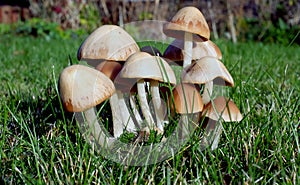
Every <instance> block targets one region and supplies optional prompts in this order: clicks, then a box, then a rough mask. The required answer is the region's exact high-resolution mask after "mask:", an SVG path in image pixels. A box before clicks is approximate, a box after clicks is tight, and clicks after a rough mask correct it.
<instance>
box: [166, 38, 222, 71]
mask: <svg viewBox="0 0 300 185" xmlns="http://www.w3.org/2000/svg"><path fill="white" fill-rule="evenodd" d="M183 45H184V42H183V41H182V40H179V39H175V40H174V41H173V42H172V43H171V44H170V45H169V46H168V47H167V48H166V50H165V52H164V54H163V57H164V58H167V59H169V60H171V61H174V62H176V63H177V64H178V65H181V66H182V65H183V53H182V50H183V47H184V46H183ZM206 56H211V57H215V58H217V59H219V60H221V59H222V53H221V50H220V49H219V47H218V46H217V45H216V44H215V43H213V42H212V41H211V40H207V41H204V42H194V43H193V49H192V60H197V59H201V58H202V57H206Z"/></svg>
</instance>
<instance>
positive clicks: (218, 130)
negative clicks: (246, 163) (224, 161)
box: [211, 121, 223, 150]
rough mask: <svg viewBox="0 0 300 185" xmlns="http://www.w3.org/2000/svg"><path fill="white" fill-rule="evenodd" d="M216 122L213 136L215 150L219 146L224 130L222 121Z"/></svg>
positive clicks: (213, 148) (212, 142) (212, 147)
mask: <svg viewBox="0 0 300 185" xmlns="http://www.w3.org/2000/svg"><path fill="white" fill-rule="evenodd" d="M214 124H215V130H214V131H213V135H212V138H211V150H215V149H217V148H218V144H219V141H220V136H221V134H222V131H223V126H222V124H221V122H220V121H215V123H214Z"/></svg>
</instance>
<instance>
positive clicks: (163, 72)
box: [120, 52, 176, 84]
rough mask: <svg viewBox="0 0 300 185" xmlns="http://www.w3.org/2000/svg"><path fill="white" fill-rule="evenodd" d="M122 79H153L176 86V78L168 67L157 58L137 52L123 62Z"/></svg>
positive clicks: (162, 60) (163, 61)
mask: <svg viewBox="0 0 300 185" xmlns="http://www.w3.org/2000/svg"><path fill="white" fill-rule="evenodd" d="M120 76H121V77H122V78H134V79H153V80H157V81H160V82H165V83H168V82H169V83H171V84H176V77H175V74H174V71H173V69H172V68H171V67H170V65H169V64H168V63H167V62H166V61H165V60H164V59H162V58H161V57H159V56H151V55H150V54H148V53H146V52H137V53H135V54H133V55H131V56H130V57H129V58H128V59H127V61H126V62H125V64H124V66H123V69H122V70H121V72H120Z"/></svg>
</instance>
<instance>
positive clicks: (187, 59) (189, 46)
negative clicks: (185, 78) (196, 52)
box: [183, 32, 193, 68]
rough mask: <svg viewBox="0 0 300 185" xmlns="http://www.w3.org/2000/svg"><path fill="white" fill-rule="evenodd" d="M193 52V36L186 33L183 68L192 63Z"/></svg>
mask: <svg viewBox="0 0 300 185" xmlns="http://www.w3.org/2000/svg"><path fill="white" fill-rule="evenodd" d="M192 52H193V34H192V33H189V32H185V33H184V52H183V68H185V67H187V66H189V65H190V64H191V63H192Z"/></svg>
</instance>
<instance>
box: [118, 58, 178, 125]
mask: <svg viewBox="0 0 300 185" xmlns="http://www.w3.org/2000/svg"><path fill="white" fill-rule="evenodd" d="M120 76H121V77H122V78H132V79H137V91H138V98H139V102H140V106H141V110H142V113H143V115H144V117H145V120H146V122H147V124H148V128H150V129H155V125H154V119H153V117H152V115H151V111H150V107H149V105H148V102H147V95H146V91H145V84H144V82H145V79H148V80H150V91H151V95H152V101H153V106H154V111H155V115H156V120H157V127H158V128H159V129H160V130H161V131H163V124H164V115H163V113H164V111H163V106H162V101H161V99H160V94H159V82H164V83H170V84H176V77H175V74H174V72H173V70H172V68H171V67H170V66H169V65H168V63H167V62H166V61H164V60H163V59H162V58H160V57H158V56H151V55H150V54H148V53H146V52H137V53H135V54H133V55H131V56H130V57H129V58H128V59H127V61H126V62H125V64H124V66H123V68H122V70H121V72H120Z"/></svg>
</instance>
